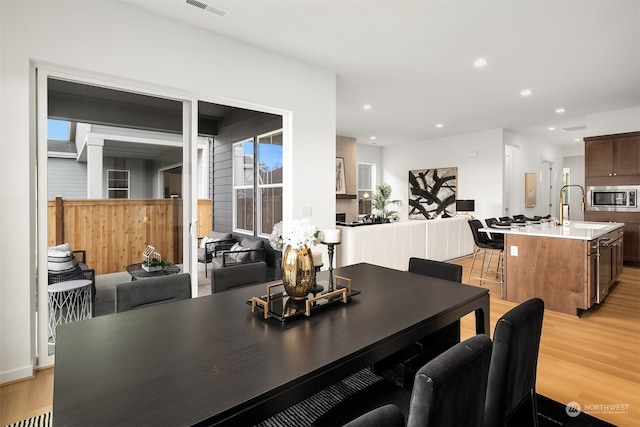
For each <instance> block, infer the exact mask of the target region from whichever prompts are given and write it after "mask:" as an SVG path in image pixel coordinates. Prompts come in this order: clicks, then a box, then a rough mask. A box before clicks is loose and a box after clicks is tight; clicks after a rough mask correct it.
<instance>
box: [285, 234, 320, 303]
mask: <svg viewBox="0 0 640 427" xmlns="http://www.w3.org/2000/svg"><path fill="white" fill-rule="evenodd" d="M315 278H316V270H315V267H314V265H313V255H312V254H311V250H310V249H309V248H308V247H306V246H305V247H303V248H300V249H293V248H292V247H291V246H287V247H286V249H285V250H284V254H283V255H282V284H283V286H284V290H285V292H286V293H287V295H289V298H291V299H293V300H303V299H305V298H307V296H308V295H309V292H311V288H312V287H313V284H314V282H315Z"/></svg>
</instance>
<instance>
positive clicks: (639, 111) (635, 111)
mask: <svg viewBox="0 0 640 427" xmlns="http://www.w3.org/2000/svg"><path fill="white" fill-rule="evenodd" d="M637 131H640V107H637V108H627V109H625V110H616V111H608V112H605V113H599V114H590V115H587V136H599V135H613V134H616V133H625V132H637Z"/></svg>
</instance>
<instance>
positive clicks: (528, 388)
mask: <svg viewBox="0 0 640 427" xmlns="http://www.w3.org/2000/svg"><path fill="white" fill-rule="evenodd" d="M543 317H544V301H542V300H541V299H540V298H532V299H530V300H528V301H525V302H523V303H521V304H519V305H517V306H516V307H514V308H512V309H511V310H509V311H508V312H507V313H505V314H504V315H503V316H502V317H500V319H498V322H497V323H496V327H495V330H494V333H493V353H492V355H491V365H490V367H489V380H488V383H487V396H486V401H485V409H484V420H483V425H484V426H487V427H488V426H504V425H506V424H507V422H508V421H509V420H510V419H511V418H512V417H513V416H514V414H515V413H516V412H518V414H521V413H523V412H524V413H526V409H528V410H529V411H530V414H531V416H530V417H528V419H524V420H522V422H518V423H517V424H518V425H535V426H537V425H538V410H537V394H536V374H537V366H538V352H539V349H540V336H541V334H542V321H543ZM524 405H528V406H529V405H530V406H529V408H526V407H525V406H524ZM521 408H522V410H520V409H521ZM519 410H520V411H519Z"/></svg>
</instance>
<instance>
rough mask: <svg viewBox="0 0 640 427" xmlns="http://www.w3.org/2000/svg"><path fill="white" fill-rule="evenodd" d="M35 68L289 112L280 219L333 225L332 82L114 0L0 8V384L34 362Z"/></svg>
mask: <svg viewBox="0 0 640 427" xmlns="http://www.w3.org/2000/svg"><path fill="white" fill-rule="evenodd" d="M62 22H66V23H73V25H61V24H60V23H62ZM32 61H33V62H35V63H36V64H52V66H53V68H59V69H61V70H63V71H65V72H68V73H74V74H77V76H78V77H79V78H80V79H82V77H83V76H87V75H89V76H91V77H92V78H94V79H98V78H100V79H101V80H103V81H105V82H110V81H113V82H116V83H120V84H125V83H126V85H127V86H130V87H136V88H140V89H145V90H147V89H148V90H151V91H155V90H158V91H161V92H165V91H167V92H170V93H176V94H180V95H181V97H182V95H184V98H189V97H190V96H193V97H197V98H199V99H202V100H205V101H209V102H218V103H222V101H223V100H224V101H226V100H229V103H230V104H232V105H235V106H241V107H245V108H251V107H254V106H260V108H256V109H264V110H266V111H269V112H279V111H284V112H287V113H286V114H285V126H287V128H288V135H285V138H290V140H291V141H293V144H292V145H291V146H289V147H286V146H285V160H284V166H285V188H284V198H285V202H284V204H285V206H284V208H285V210H284V215H285V218H292V217H295V216H297V213H298V212H300V210H301V207H302V206H312V207H313V215H312V218H311V220H312V221H314V222H315V223H316V224H317V225H318V227H319V228H325V227H328V226H333V224H334V218H335V190H334V187H333V170H334V163H335V135H336V131H335V116H336V112H335V105H336V100H335V74H333V73H330V72H328V71H326V70H322V69H319V68H315V67H311V66H308V65H305V64H302V63H299V62H296V61H293V60H291V59H288V58H285V57H281V56H278V55H275V54H273V53H270V52H266V51H263V50H260V49H257V48H254V47H251V46H248V45H245V44H242V43H239V42H235V41H232V40H229V39H226V38H222V37H218V36H216V35H213V34H211V33H208V32H206V31H204V30H200V29H196V28H193V27H190V26H187V25H183V24H181V23H178V22H174V21H172V20H170V19H168V18H165V17H161V16H155V15H152V14H150V13H148V12H145V11H142V10H140V9H138V8H135V7H132V6H129V5H127V4H122V3H119V2H116V1H100V2H79V1H35V0H34V1H28V2H24V1H8V0H3V1H0V90H1V91H2V96H0V122H1V124H2V125H1V126H0V181H1V182H0V190H1V191H0V193H1V195H2V207H1V208H0V215H1V217H0V218H1V221H0V235H1V236H2V237H3V240H4V241H5V242H11V244H10V245H9V244H5V245H0V247H1V249H0V251H1V252H0V260H1V261H0V262H1V263H2V264H1V265H0V382H6V381H10V380H14V379H18V378H22V377H26V376H29V375H31V373H32V366H33V365H34V360H35V350H34V345H35V336H34V329H35V321H34V311H35V310H34V308H35V306H36V301H35V289H36V251H37V247H36V229H35V224H36V211H35V206H36V199H35V194H36V162H35V159H36V156H35V154H36V147H35V112H34V111H35V106H34V102H33V101H34V96H35V91H34V89H35V83H34V80H33V77H32V75H31V68H30V66H31V64H32ZM256 64H260V66H256ZM309 159H313V160H312V161H310V160H309ZM309 177H313V191H309V187H308V186H309ZM9 207H10V208H9Z"/></svg>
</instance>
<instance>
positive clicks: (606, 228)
mask: <svg viewBox="0 0 640 427" xmlns="http://www.w3.org/2000/svg"><path fill="white" fill-rule="evenodd" d="M623 226H624V223H621V222H590V221H571V222H570V224H569V227H563V226H561V225H558V226H557V227H554V226H553V225H551V224H550V223H548V224H546V226H544V225H543V224H534V225H533V227H529V228H528V227H525V226H519V227H518V228H517V229H515V230H514V229H511V228H494V227H485V228H482V229H480V231H484V232H487V233H500V234H517V235H520V236H540V237H559V238H562V239H577V240H593V239H597V238H598V237H601V236H604V235H605V234H607V233H609V232H611V231H613V230H616V229H618V228H620V227H623Z"/></svg>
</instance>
